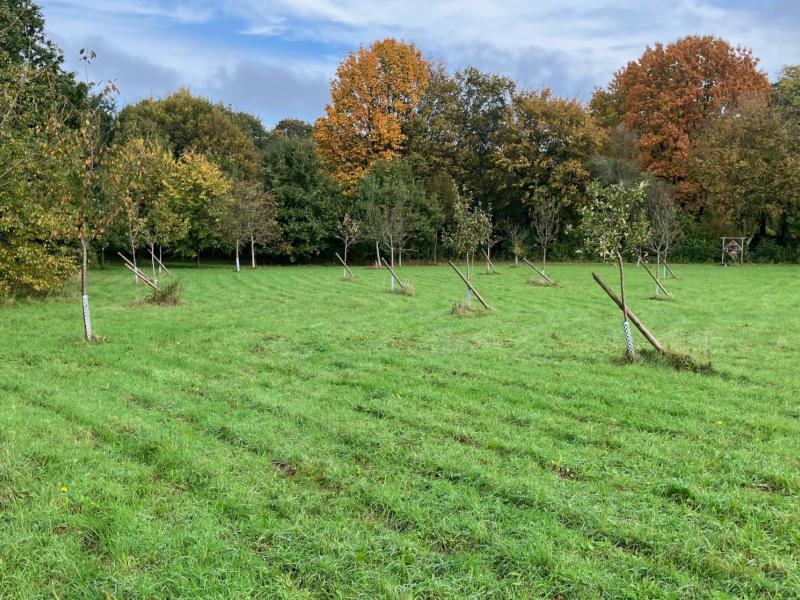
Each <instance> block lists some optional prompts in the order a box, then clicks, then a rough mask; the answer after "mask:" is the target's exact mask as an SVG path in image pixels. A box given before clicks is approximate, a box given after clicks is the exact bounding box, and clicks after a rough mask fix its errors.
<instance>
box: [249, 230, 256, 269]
mask: <svg viewBox="0 0 800 600" xmlns="http://www.w3.org/2000/svg"><path fill="white" fill-rule="evenodd" d="M250 266H251V267H252V268H253V269H255V268H256V240H255V239H254V238H253V236H252V235H251V236H250Z"/></svg>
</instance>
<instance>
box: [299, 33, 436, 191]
mask: <svg viewBox="0 0 800 600" xmlns="http://www.w3.org/2000/svg"><path fill="white" fill-rule="evenodd" d="M428 77H429V75H428V63H427V62H426V61H425V59H424V58H423V57H422V54H421V53H420V51H419V50H417V48H416V46H414V45H413V44H406V43H403V42H400V41H397V40H395V39H392V38H389V39H386V40H381V41H376V42H374V43H373V44H372V45H371V46H369V48H363V47H362V48H359V49H358V51H357V52H350V54H348V56H347V58H346V59H345V60H344V61H343V62H342V63H341V64H340V65H339V68H338V69H337V71H336V77H335V78H334V79H333V81H332V82H331V103H330V104H328V105H327V106H326V107H325V112H326V116H325V117H321V118H320V119H318V120H317V123H316V125H315V128H314V136H315V138H316V140H317V148H318V152H319V156H320V159H321V160H322V164H323V166H324V167H325V168H326V169H327V170H328V171H329V172H330V173H331V175H332V176H333V178H334V180H336V181H337V182H338V183H341V184H342V185H344V186H345V188H347V189H349V190H352V189H354V186H355V184H356V183H357V182H358V180H359V179H360V178H361V176H362V175H363V174H364V172H365V171H367V170H368V169H369V167H370V166H371V165H372V164H373V163H375V162H376V161H378V160H391V159H393V158H395V157H397V156H399V155H400V153H401V152H402V149H403V145H404V142H405V140H406V137H405V135H404V134H403V132H402V126H403V123H404V122H406V121H407V120H408V119H409V118H410V117H411V115H412V114H413V113H414V111H415V110H416V109H417V106H418V105H419V103H420V101H421V100H422V97H423V95H424V93H425V90H426V88H427V86H428Z"/></svg>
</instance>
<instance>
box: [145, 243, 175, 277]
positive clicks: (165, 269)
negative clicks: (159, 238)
mask: <svg viewBox="0 0 800 600" xmlns="http://www.w3.org/2000/svg"><path fill="white" fill-rule="evenodd" d="M148 250H149V248H148ZM150 256H152V257H153V259H155V261H156V262H157V263H158V266H159V267H161V268H162V269H164V271H166V273H167V275H172V273H170V272H169V269H168V268H167V267H166V266H165V265H164V263H162V262H161V259H160V258H158V257H157V256H156V255H155V254H153V251H152V250H150Z"/></svg>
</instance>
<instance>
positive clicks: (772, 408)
mask: <svg viewBox="0 0 800 600" xmlns="http://www.w3.org/2000/svg"><path fill="white" fill-rule="evenodd" d="M499 267H500V270H501V275H499V276H485V275H477V276H476V277H475V284H476V286H477V287H478V289H479V291H480V292H481V293H482V295H483V296H484V297H485V298H486V299H487V301H488V302H490V303H491V304H492V305H493V308H494V311H493V313H492V314H490V315H488V316H483V317H477V316H476V317H467V318H460V317H457V316H455V315H453V314H451V304H452V302H454V301H463V296H464V293H463V284H461V282H460V281H459V280H458V278H457V277H456V275H455V273H453V272H452V271H451V270H450V269H449V267H404V268H403V269H401V276H402V277H403V278H407V279H409V280H410V281H411V282H412V283H413V285H414V287H415V289H416V292H417V296H416V297H413V298H411V297H405V296H402V295H400V294H390V293H387V292H386V291H385V290H386V288H387V286H388V278H387V273H386V272H385V271H380V272H379V271H375V270H371V269H367V268H356V269H354V270H355V271H356V273H357V275H358V279H357V280H356V281H355V282H347V281H342V279H341V269H339V268H334V267H328V268H326V267H285V268H264V269H259V270H256V271H250V270H244V271H242V272H241V273H238V274H237V273H234V272H232V271H231V270H230V268H228V267H225V268H223V267H206V268H202V269H199V270H195V269H190V268H183V269H176V272H177V275H178V277H179V278H180V279H181V281H182V282H183V285H184V288H185V292H184V303H183V304H182V305H181V306H178V307H158V306H150V305H142V304H137V302H136V301H137V299H140V298H142V297H144V296H145V295H146V290H145V288H144V287H143V286H139V287H135V286H134V285H133V284H132V282H131V281H130V275H129V274H128V273H127V272H126V271H123V270H122V269H120V268H113V269H109V270H106V271H94V272H92V273H91V288H92V312H93V317H94V324H95V329H96V332H97V333H98V334H99V335H100V336H103V337H104V338H105V341H104V342H103V343H98V344H92V345H88V344H85V343H83V342H82V341H81V333H82V331H81V320H80V319H81V317H80V306H79V302H78V301H77V299H72V300H69V301H65V300H59V301H50V302H44V303H35V302H30V303H29V302H20V303H17V304H13V305H7V306H3V307H0V366H1V367H2V369H0V597H2V598H26V597H32V598H33V597H53V598H98V597H113V598H245V597H253V598H329V597H340V598H378V597H380V598H382V597H386V598H440V597H441V598H456V597H458V598H486V597H498V598H502V597H520V598H561V599H571V598H588V597H614V598H641V597H654V598H661V597H664V598H687V597H698V598H706V597H708V598H727V597H762V596H763V597H771V598H796V597H798V596H800V502H799V500H800V462H799V458H798V457H799V452H798V451H799V450H800V377H798V356H799V355H798V347H800V311H799V310H798V308H799V305H800V270H799V269H798V268H797V267H789V266H786V267H756V266H745V267H741V268H728V269H723V268H720V267H715V266H688V265H675V266H674V268H675V270H676V271H677V272H678V274H679V276H680V278H679V279H677V280H668V281H667V282H666V284H667V286H668V287H669V288H670V289H671V291H673V293H674V296H675V299H674V300H673V301H654V300H650V299H649V298H650V297H651V296H652V294H653V291H654V290H653V285H652V282H651V281H650V280H649V279H648V277H647V275H646V273H645V272H644V271H643V270H641V269H638V270H637V269H636V268H634V267H633V266H631V267H630V268H629V269H628V282H629V284H628V299H629V302H630V305H631V307H632V309H633V310H634V311H635V312H636V313H637V314H638V315H639V316H640V317H641V318H642V320H643V321H644V322H645V323H646V324H647V325H648V326H649V327H650V328H651V330H652V331H653V332H654V333H655V334H656V335H657V336H658V337H659V338H660V339H661V341H662V342H663V343H665V344H668V345H670V346H671V347H672V348H674V349H677V350H680V351H682V352H688V353H691V354H692V355H693V356H694V357H695V358H697V359H699V360H711V361H712V362H713V365H714V368H715V370H716V372H715V374H712V375H702V374H697V373H692V372H686V371H683V372H680V371H676V370H674V369H672V368H670V367H667V366H663V365H657V364H650V363H641V364H619V359H620V358H621V357H622V356H623V354H624V339H623V334H622V327H621V319H620V312H619V311H618V310H617V309H616V308H615V307H614V306H613V305H612V303H611V301H610V300H609V299H608V298H607V297H606V296H605V295H604V293H603V292H602V291H601V290H600V288H599V287H598V286H597V285H596V284H595V283H594V281H592V279H591V276H590V273H591V271H592V269H595V270H597V271H598V272H599V273H601V274H602V276H603V277H604V278H605V279H606V281H608V282H609V283H610V284H612V285H613V284H615V283H616V272H615V271H614V270H613V269H612V268H610V267H606V266H594V267H591V266H588V265H553V266H552V267H551V269H550V273H551V275H552V276H553V277H555V278H556V279H558V280H559V281H560V282H561V287H558V288H544V287H533V286H531V285H529V284H528V283H527V281H528V279H529V278H530V277H531V275H532V274H533V272H532V271H531V270H530V269H529V268H519V269H514V268H510V267H509V266H508V265H499ZM635 334H636V339H637V343H638V344H639V345H640V346H641V344H643V343H644V342H643V340H642V338H641V336H639V335H638V333H637V332H635Z"/></svg>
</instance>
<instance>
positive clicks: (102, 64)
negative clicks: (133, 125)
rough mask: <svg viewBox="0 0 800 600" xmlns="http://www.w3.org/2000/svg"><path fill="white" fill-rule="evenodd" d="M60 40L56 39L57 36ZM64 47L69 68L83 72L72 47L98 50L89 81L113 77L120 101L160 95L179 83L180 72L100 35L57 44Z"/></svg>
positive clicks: (125, 102) (132, 100)
mask: <svg viewBox="0 0 800 600" xmlns="http://www.w3.org/2000/svg"><path fill="white" fill-rule="evenodd" d="M57 41H59V40H57ZM59 45H61V46H62V47H63V48H65V50H66V54H65V63H66V67H67V68H68V69H71V70H74V71H76V72H78V73H79V74H81V76H82V74H83V65H82V63H81V61H80V60H79V59H78V52H77V50H75V51H74V52H70V50H71V49H75V48H91V49H92V50H94V52H95V53H96V54H97V58H96V59H95V60H94V61H93V62H92V65H91V67H90V71H89V79H90V80H92V81H106V80H111V81H114V82H115V83H116V85H117V87H118V88H119V91H120V95H119V98H118V100H119V102H120V103H121V104H128V103H130V102H135V101H137V100H140V99H142V98H146V97H148V96H163V95H165V94H168V93H169V92H172V91H174V90H175V89H176V88H178V87H180V86H181V85H182V83H183V82H182V80H181V76H180V73H178V72H177V71H175V70H172V69H169V68H166V67H164V66H161V65H157V64H156V63H154V62H152V61H150V60H147V59H146V58H143V57H141V56H133V55H131V54H126V53H125V52H121V51H119V50H117V49H116V48H114V47H113V46H112V45H111V44H109V43H108V42H107V41H106V40H104V39H101V38H99V37H92V38H88V39H85V40H83V41H81V42H80V44H78V45H76V44H74V43H70V44H69V45H68V46H67V45H64V44H59Z"/></svg>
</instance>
